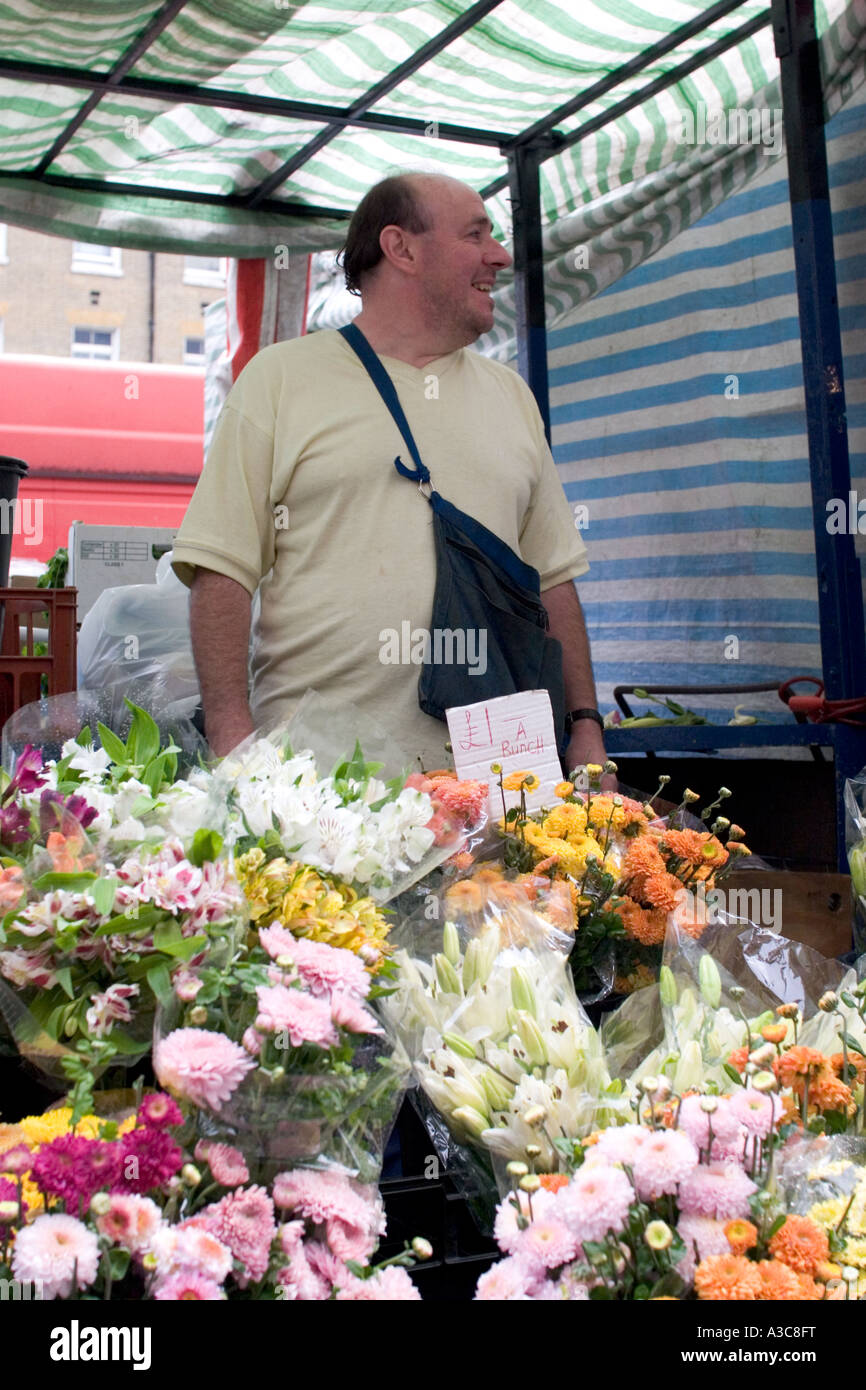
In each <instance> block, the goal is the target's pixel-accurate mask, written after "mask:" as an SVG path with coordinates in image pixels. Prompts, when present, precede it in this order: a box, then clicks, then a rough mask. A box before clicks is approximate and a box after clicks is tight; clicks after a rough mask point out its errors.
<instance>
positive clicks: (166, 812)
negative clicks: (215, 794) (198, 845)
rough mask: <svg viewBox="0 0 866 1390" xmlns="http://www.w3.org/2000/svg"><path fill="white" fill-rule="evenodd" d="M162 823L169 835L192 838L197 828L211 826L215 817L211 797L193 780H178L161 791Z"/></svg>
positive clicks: (182, 838) (160, 819)
mask: <svg viewBox="0 0 866 1390" xmlns="http://www.w3.org/2000/svg"><path fill="white" fill-rule="evenodd" d="M159 800H160V809H159V811H158V812H157V815H158V817H159V821H160V824H161V825H162V826H163V827H164V829H165V833H166V834H167V835H176V836H178V838H179V839H181V840H184V841H187V840H191V839H192V838H193V836H194V835H195V833H196V831H197V830H201V829H203V828H205V827H207V826H209V825H210V824H211V822H212V819H213V814H212V812H213V807H212V804H211V799H210V797H209V795H208V793H207V792H206V791H204V790H203V789H202V788H201V787H197V786H194V785H193V784H192V783H191V782H176V783H175V784H174V786H172V787H167V788H166V790H165V791H164V792H161V793H160V798H159Z"/></svg>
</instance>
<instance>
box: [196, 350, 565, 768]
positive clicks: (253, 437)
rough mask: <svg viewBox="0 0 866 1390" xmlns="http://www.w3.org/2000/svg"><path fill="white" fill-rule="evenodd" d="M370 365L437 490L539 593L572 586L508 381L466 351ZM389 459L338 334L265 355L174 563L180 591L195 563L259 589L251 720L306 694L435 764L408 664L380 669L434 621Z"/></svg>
mask: <svg viewBox="0 0 866 1390" xmlns="http://www.w3.org/2000/svg"><path fill="white" fill-rule="evenodd" d="M382 361H383V363H384V365H385V367H386V369H387V371H388V373H389V375H390V376H391V379H392V380H393V382H394V385H395V386H396V389H397V394H398V396H399V398H400V403H401V405H402V406H403V409H404V411H405V413H406V418H407V419H408V421H409V425H410V428H411V430H412V433H413V434H414V436H415V441H416V443H417V445H418V450H419V453H420V455H421V458H422V459H423V461H424V463H425V464H426V465H427V467H428V468H429V470H430V474H431V477H432V482H433V486H434V487H435V488H436V490H437V491H438V492H439V493H440V494H441V495H442V496H443V497H445V498H447V500H448V501H449V502H451V503H453V505H454V506H455V507H458V508H459V509H460V510H461V511H464V512H466V513H468V515H469V516H472V517H475V518H477V519H478V520H479V521H480V522H481V523H482V524H483V525H484V526H486V527H488V528H489V529H490V530H491V531H493V532H495V533H496V534H497V535H498V536H500V537H501V538H502V540H504V541H505V542H506V543H507V544H508V545H509V546H511V548H512V549H513V550H515V551H516V552H517V553H518V554H519V555H520V556H521V557H522V559H523V560H525V561H526V562H527V563H528V564H530V565H533V566H534V567H535V568H536V569H537V570H538V571H539V573H540V575H541V587H542V589H546V588H552V587H553V585H555V584H560V583H562V582H563V581H565V580H567V579H573V578H576V577H577V576H578V575H580V574H583V573H584V572H585V571H586V569H587V568H588V564H587V560H586V550H585V547H584V544H583V541H582V539H581V537H580V534H579V532H578V531H577V530H576V529H575V525H574V518H573V516H572V511H571V507H570V505H569V503H568V501H567V500H566V497H565V494H564V492H563V490H562V485H561V483H560V481H559V476H558V474H557V471H556V465H555V464H554V462H553V458H552V456H551V454H550V450H549V449H548V447H547V443H546V440H545V438H544V430H543V427H542V423H541V417H540V415H539V413H538V409H537V407H536V405H535V401H534V398H533V396H532V393H531V392H530V390H529V388H528V387H527V386H526V385H525V383H524V382H523V381H522V380H521V378H520V377H519V376H518V375H517V373H516V372H514V371H512V370H511V369H510V368H509V367H504V366H502V365H501V364H500V363H498V362H493V361H491V360H490V359H489V358H487V357H482V356H481V355H480V354H479V353H477V352H473V351H471V350H468V349H466V348H462V349H459V350H458V351H456V352H452V353H449V354H448V355H447V356H446V357H441V358H438V359H437V360H436V361H434V362H430V363H429V364H428V365H427V366H425V367H420V368H418V367H412V366H410V365H409V364H408V363H406V362H400V361H397V360H396V359H394V358H389V357H383V358H382ZM398 454H399V455H400V456H401V458H402V460H403V462H404V463H405V464H406V465H407V466H408V467H411V466H412V465H411V459H410V458H409V454H408V450H407V449H406V447H405V445H404V442H403V439H402V437H401V436H400V433H399V431H398V429H397V426H396V425H395V424H394V422H393V420H392V419H391V416H390V413H389V412H388V410H387V408H386V406H385V404H384V402H383V401H382V399H381V397H380V396H379V393H378V391H377V390H376V388H375V386H374V385H373V383H372V381H371V380H370V378H369V376H368V375H367V372H366V370H365V369H364V367H363V366H362V364H361V362H360V361H359V359H358V358H357V356H356V355H355V353H354V351H353V350H352V348H350V346H349V344H348V343H347V342H346V341H345V339H344V338H343V337H342V336H341V335H340V334H339V333H337V332H335V331H330V330H328V331H323V332H319V333H315V334H310V335H309V336H306V337H303V338H294V339H292V340H290V341H288V342H284V343H277V344H275V345H274V346H273V347H269V348H265V349H264V350H263V351H262V352H260V353H258V354H257V356H256V357H255V358H253V360H252V361H251V362H250V363H249V364H248V366H247V367H246V368H245V369H244V371H243V372H242V373H241V375H240V377H239V378H238V381H237V382H236V383H235V385H234V387H233V388H232V391H231V392H230V394H229V396H228V399H227V401H226V403H225V405H224V407H223V410H222V414H221V416H220V419H219V421H218V423H217V427H216V431H215V434H214V438H213V442H212V444H211V448H210V451H209V453H208V457H207V462H206V464H205V467H204V469H203V471H202V475H201V479H200V481H199V483H198V486H197V487H196V490H195V493H194V494H193V497H192V499H191V501H190V504H189V508H188V510H187V513H186V516H185V517H184V520H183V523H182V525H181V528H180V531H179V533H178V536H177V538H176V542H175V547H174V554H173V565H174V569H175V572H176V573H177V575H178V576H179V578H180V579H182V580H183V582H184V583H185V584H190V583H191V582H192V577H193V572H194V569H195V567H196V566H201V567H203V568H204V569H209V570H215V571H217V572H218V573H220V574H225V575H228V576H229V577H230V578H231V579H234V580H236V581H237V582H238V583H239V584H242V585H243V586H244V587H245V588H246V589H248V590H249V591H250V593H251V594H252V593H254V592H255V590H256V588H257V587H258V586H259V585H261V589H260V597H261V614H260V618H259V621H258V625H257V628H256V631H255V634H254V659H253V671H252V690H251V694H250V704H251V708H252V713H253V718H254V720H255V721H256V723H257V724H258V723H262V722H264V721H265V720H266V719H271V718H273V717H275V716H279V717H288V715H289V714H290V713H291V711H292V708H293V707H294V705H295V704H296V703H297V701H298V700H299V699H300V697H301V696H302V695H303V694H304V692H305V691H306V690H307V689H308V688H310V687H313V688H314V689H316V690H319V691H322V692H327V693H328V694H329V695H331V696H333V697H334V698H336V699H340V700H347V701H351V702H352V703H354V704H355V705H358V706H359V707H360V708H362V709H364V710H365V711H367V712H368V713H370V714H372V715H374V716H375V717H376V718H377V719H378V720H379V721H380V722H381V723H382V724H383V725H384V726H385V727H386V728H387V729H388V730H389V731H390V733H391V735H392V737H393V739H394V742H395V744H397V745H398V746H400V747H402V749H403V751H404V752H405V753H406V754H408V756H409V759H410V760H414V759H415V758H416V756H418V755H420V756H421V758H422V760H423V762H424V764H425V766H427V767H438V766H440V765H442V764H443V762H444V761H445V760H446V755H445V751H444V744H445V742H446V740H447V738H448V730H447V727H446V725H445V724H443V723H440V722H439V721H438V720H436V719H431V718H430V716H429V715H426V714H423V713H422V711H421V710H420V708H419V706H418V693H417V691H418V677H419V675H420V667H419V666H418V665H415V664H405V665H403V664H392V661H391V659H390V658H389V653H390V656H391V657H393V653H394V650H395V648H394V643H393V639H390V638H389V637H388V634H389V633H390V632H394V633H397V634H401V633H402V632H404V631H407V629H404V628H403V624H405V623H407V622H408V623H409V625H410V626H409V629H408V631H415V630H417V629H421V628H427V627H428V626H429V624H430V619H431V611H432V605H433V591H434V587H435V580H436V560H435V553H434V543H433V531H432V512H431V509H430V505H429V503H428V502H427V501H426V499H425V498H424V497H423V496H422V495H421V493H420V492H419V490H418V488H417V486H416V485H415V484H414V483H412V482H410V481H409V480H408V479H406V478H403V477H401V476H400V475H399V474H398V473H397V471H396V469H395V468H394V458H395V456H396V455H398ZM404 647H408V643H404ZM347 735H348V736H349V737H351V735H352V730H347ZM416 766H417V764H416Z"/></svg>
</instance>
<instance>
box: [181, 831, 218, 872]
mask: <svg viewBox="0 0 866 1390" xmlns="http://www.w3.org/2000/svg"><path fill="white" fill-rule="evenodd" d="M222 847H223V837H222V835H220V834H219V833H218V832H217V831H216V830H206V829H204V828H203V827H202V828H201V829H200V830H197V831H196V832H195V834H194V835H193V837H192V847H191V849H190V852H189V859H190V862H191V863H192V864H195V866H196V868H197V869H200V868H201V866H202V864H204V863H205V862H206V861H207V860H212V859H217V858H218V857H219V852H220V850H221V849H222Z"/></svg>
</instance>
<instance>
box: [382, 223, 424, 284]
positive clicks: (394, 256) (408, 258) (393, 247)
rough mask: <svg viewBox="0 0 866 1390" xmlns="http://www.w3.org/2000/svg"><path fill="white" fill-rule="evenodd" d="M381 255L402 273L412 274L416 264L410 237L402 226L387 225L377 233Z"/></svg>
mask: <svg viewBox="0 0 866 1390" xmlns="http://www.w3.org/2000/svg"><path fill="white" fill-rule="evenodd" d="M379 245H380V247H381V248H382V255H383V256H384V258H385V260H386V261H389V262H390V264H391V265H393V266H394V268H395V269H396V270H399V271H401V272H402V273H403V274H404V275H414V274H415V272H416V269H417V266H418V262H417V259H416V257H415V254H414V251H413V249H412V237H411V236H409V235H408V234H407V233H406V232H405V231H404V230H403V228H402V227H397V226H393V225H389V226H387V227H383V228H382V230H381V232H380V233H379Z"/></svg>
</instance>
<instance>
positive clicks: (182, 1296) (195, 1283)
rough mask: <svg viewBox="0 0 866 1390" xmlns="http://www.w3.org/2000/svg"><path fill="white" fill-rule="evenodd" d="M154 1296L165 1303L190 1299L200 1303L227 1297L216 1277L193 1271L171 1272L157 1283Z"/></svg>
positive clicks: (213, 1301) (217, 1300)
mask: <svg viewBox="0 0 866 1390" xmlns="http://www.w3.org/2000/svg"><path fill="white" fill-rule="evenodd" d="M153 1296H154V1298H155V1299H156V1300H157V1301H158V1302H163V1303H183V1302H186V1300H188V1299H191V1300H196V1301H197V1302H199V1303H218V1302H221V1301H222V1300H223V1299H224V1298H225V1294H224V1293H223V1290H222V1288H221V1286H220V1285H219V1284H218V1283H217V1282H216V1280H215V1279H207V1278H206V1277H205V1276H204V1275H203V1274H193V1273H182V1274H170V1275H169V1276H168V1278H167V1279H163V1280H162V1282H161V1283H160V1284H158V1285H157V1287H156V1289H155V1290H154V1294H153Z"/></svg>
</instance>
